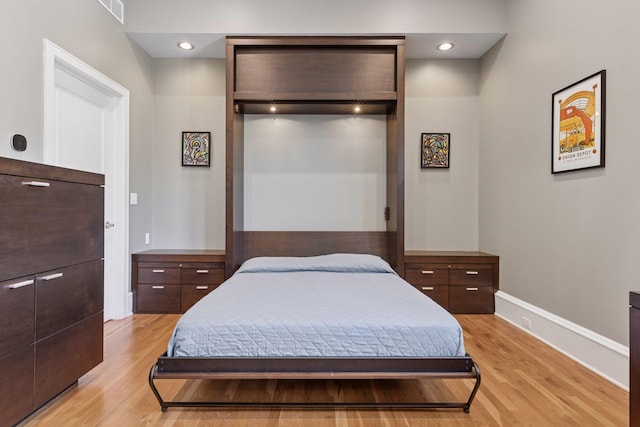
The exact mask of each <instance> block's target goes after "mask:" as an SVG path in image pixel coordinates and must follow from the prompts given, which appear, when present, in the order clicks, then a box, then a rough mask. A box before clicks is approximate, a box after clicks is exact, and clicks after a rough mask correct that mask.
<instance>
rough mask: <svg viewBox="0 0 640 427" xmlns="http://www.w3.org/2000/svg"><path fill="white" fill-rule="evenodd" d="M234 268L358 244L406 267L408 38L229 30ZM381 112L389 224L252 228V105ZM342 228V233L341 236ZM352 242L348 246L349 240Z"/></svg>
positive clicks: (263, 110)
mask: <svg viewBox="0 0 640 427" xmlns="http://www.w3.org/2000/svg"><path fill="white" fill-rule="evenodd" d="M226 42H227V44H226V58H227V61H226V65H227V86H226V123H227V125H226V199H225V200H226V239H225V249H226V265H225V271H226V274H227V277H228V276H230V275H231V274H233V273H234V271H236V269H237V268H238V267H239V266H240V265H241V264H242V263H243V262H244V261H245V260H247V259H248V258H251V257H252V256H257V255H271V256H288V255H301V254H305V253H309V254H310V255H317V254H321V253H331V252H345V251H346V250H345V248H349V247H351V243H350V242H353V243H354V246H355V242H361V243H362V244H358V245H357V249H356V250H357V251H363V252H366V253H373V254H375V255H379V256H381V257H382V258H384V259H386V260H387V261H389V263H390V264H391V266H392V267H393V268H395V269H396V271H398V272H399V273H400V274H402V272H403V271H404V185H403V182H404V139H405V138H404V128H405V126H404V116H405V114H404V96H405V95H404V86H405V77H404V76H405V70H404V57H405V40H404V37H402V36H388V37H384V36H382V37H366V36H365V37H330V36H302V37H297V36H296V37H244V36H238V37H235V36H229V37H227V39H226ZM274 103H275V104H277V112H278V114H346V115H350V116H351V115H353V114H354V107H355V106H356V105H357V106H358V107H359V108H360V112H359V113H358V114H376V115H384V116H385V117H386V132H385V133H384V134H383V135H381V137H382V138H385V139H386V159H387V160H386V174H385V176H386V180H385V181H386V182H385V183H384V184H383V185H386V204H385V211H384V213H383V212H380V215H384V217H385V219H386V221H385V224H386V227H385V230H381V231H378V232H372V231H344V232H337V231H309V230H299V231H288V230H275V231H274V230H245V227H244V219H243V218H244V213H243V212H244V188H245V186H244V179H245V178H244V167H245V166H244V163H245V150H244V145H245V137H244V115H245V114H272V113H271V112H270V108H269V107H270V106H271V105H273V104H274ZM336 236H338V238H337V239H336ZM343 243H346V246H343V245H342V244H343Z"/></svg>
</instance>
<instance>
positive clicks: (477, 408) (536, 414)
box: [23, 315, 629, 427]
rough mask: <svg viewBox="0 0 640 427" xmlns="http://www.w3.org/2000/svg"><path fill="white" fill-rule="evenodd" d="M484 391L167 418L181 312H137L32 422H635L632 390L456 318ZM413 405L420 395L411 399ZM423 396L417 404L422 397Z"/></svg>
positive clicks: (389, 389) (396, 391) (429, 389)
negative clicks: (171, 348)
mask: <svg viewBox="0 0 640 427" xmlns="http://www.w3.org/2000/svg"><path fill="white" fill-rule="evenodd" d="M456 317H457V318H458V320H459V321H460V323H461V324H462V327H463V329H464V331H465V345H466V349H467V352H468V353H469V354H471V356H472V357H473V358H474V360H475V361H476V363H477V364H478V365H479V366H480V368H481V371H482V385H481V387H480V391H479V392H478V395H477V396H476V400H475V401H474V403H473V405H472V406H471V412H470V413H469V414H465V413H464V412H463V411H462V410H439V411H424V410H355V409H353V410H342V409H335V410H334V409H327V410H292V409H284V410H280V409H271V410H268V409H267V410H262V409H253V410H244V409H232V410H229V409H224V410H216V409H182V408H169V410H168V411H167V412H164V413H163V412H161V411H160V407H159V405H158V403H157V401H156V400H155V398H154V396H153V394H152V393H151V390H150V389H149V386H148V383H147V376H148V372H149V368H150V366H151V365H152V364H153V362H154V361H155V359H156V358H157V357H158V356H159V355H160V354H161V353H162V352H163V351H164V349H165V347H166V343H167V341H168V338H169V335H170V333H171V330H172V328H173V325H174V324H175V321H176V320H177V318H178V316H177V315H134V316H132V317H129V318H127V319H124V320H119V321H110V322H108V323H106V324H105V357H104V359H105V360H104V362H103V363H102V364H101V365H99V366H98V367H96V368H95V369H94V370H92V371H91V372H90V373H89V374H87V375H85V376H84V377H82V378H81V379H80V381H79V383H78V385H77V386H75V387H72V388H71V389H70V390H69V391H67V392H66V393H64V394H63V395H61V396H59V397H58V398H57V399H56V400H54V401H53V402H52V403H50V404H49V405H48V406H46V407H45V408H43V409H41V410H40V411H39V412H38V413H36V414H34V415H33V416H32V417H31V418H30V419H28V420H27V421H26V422H24V423H23V425H25V426H47V427H49V426H54V427H55V426H108V427H111V426H114V427H128V426H141V425H147V426H226V427H238V426H251V427H261V426H297V425H309V426H363V427H365V426H366V427H368V426H474V427H477V426H509V427H511V426H583V427H587V426H600V425H603V426H627V425H628V420H629V418H628V401H629V395H628V393H627V392H625V391H623V390H621V389H620V388H618V387H616V386H614V385H612V384H611V383H609V382H607V381H606V380H604V379H602V378H600V377H599V376H597V375H596V374H594V373H592V372H590V371H589V370H587V369H585V368H583V367H582V366H580V365H578V364H576V363H575V362H573V361H571V360H570V359H568V358H567V357H565V356H563V355H561V354H560V353H558V352H556V351H554V350H553V349H551V348H550V347H548V346H546V345H544V344H542V343H540V342H539V341H537V340H535V339H534V338H532V337H530V336H528V335H527V334H525V333H524V332H522V331H520V330H519V329H517V328H515V327H514V326H512V325H510V324H508V323H507V322H505V321H503V320H501V319H499V318H497V317H495V316H492V315H466V316H456ZM161 383H162V384H159V388H161V391H162V392H163V393H166V394H167V397H168V398H172V397H173V396H180V397H192V396H197V397H202V396H208V395H211V394H216V393H217V394H218V395H224V396H227V397H231V398H233V397H234V396H239V397H240V398H245V399H251V398H252V397H253V396H256V398H260V399H265V397H267V398H268V397H269V396H272V395H275V396H282V397H283V398H285V399H289V400H292V399H295V398H298V400H300V399H304V398H309V399H312V398H318V399H322V398H325V399H327V398H329V399H332V398H334V397H336V396H344V397H345V399H349V397H351V398H354V397H355V398H358V397H360V398H371V397H373V398H380V399H385V400H388V399H396V398H398V399H401V398H404V397H406V396H422V397H426V398H429V397H433V398H439V399H443V398H444V399H446V398H453V399H458V400H459V399H462V400H464V399H465V398H466V396H467V395H468V392H469V390H470V389H471V382H470V381H468V380H424V381H422V380H405V381H394V380H384V381H376V382H371V381H297V382H296V381H275V380H265V381H248V380H245V381H214V382H212V381H190V382H185V381H182V380H171V381H168V380H165V381H162V382H161ZM409 400H411V398H410V399H409ZM414 400H415V399H414Z"/></svg>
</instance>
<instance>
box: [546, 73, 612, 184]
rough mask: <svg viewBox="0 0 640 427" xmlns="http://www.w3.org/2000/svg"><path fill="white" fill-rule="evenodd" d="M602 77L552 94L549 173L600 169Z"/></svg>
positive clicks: (602, 154) (603, 99) (602, 163)
mask: <svg viewBox="0 0 640 427" xmlns="http://www.w3.org/2000/svg"><path fill="white" fill-rule="evenodd" d="M605 76H606V71H605V70H602V71H599V72H597V73H595V74H593V75H591V76H589V77H586V78H584V79H582V80H580V81H579V82H576V83H574V84H572V85H570V86H567V87H566V88H564V89H561V90H559V91H557V92H555V93H554V94H553V96H552V120H551V141H552V147H551V156H552V158H551V173H560V172H568V171H573V170H578V169H586V168H597V167H604V136H605V132H604V129H605V114H604V113H605Z"/></svg>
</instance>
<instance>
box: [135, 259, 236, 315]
mask: <svg viewBox="0 0 640 427" xmlns="http://www.w3.org/2000/svg"><path fill="white" fill-rule="evenodd" d="M224 262H225V253H224V251H223V250H176V249H155V250H150V251H145V252H139V253H135V254H132V255H131V276H132V277H131V288H132V291H133V307H134V312H136V313H184V312H185V311H186V310H187V309H188V308H189V307H191V306H192V305H193V304H195V303H196V302H197V301H198V300H199V299H200V298H202V297H203V296H205V295H206V294H208V293H209V292H211V291H212V290H214V289H215V288H217V287H218V285H219V284H220V283H222V282H223V281H224Z"/></svg>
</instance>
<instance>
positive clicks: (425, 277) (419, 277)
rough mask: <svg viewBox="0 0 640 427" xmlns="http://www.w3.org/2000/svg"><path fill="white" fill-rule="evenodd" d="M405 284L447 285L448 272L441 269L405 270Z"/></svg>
mask: <svg viewBox="0 0 640 427" xmlns="http://www.w3.org/2000/svg"><path fill="white" fill-rule="evenodd" d="M406 276H407V282H409V283H411V284H412V285H448V284H449V270H447V269H442V268H429V267H425V268H407V269H406Z"/></svg>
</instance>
